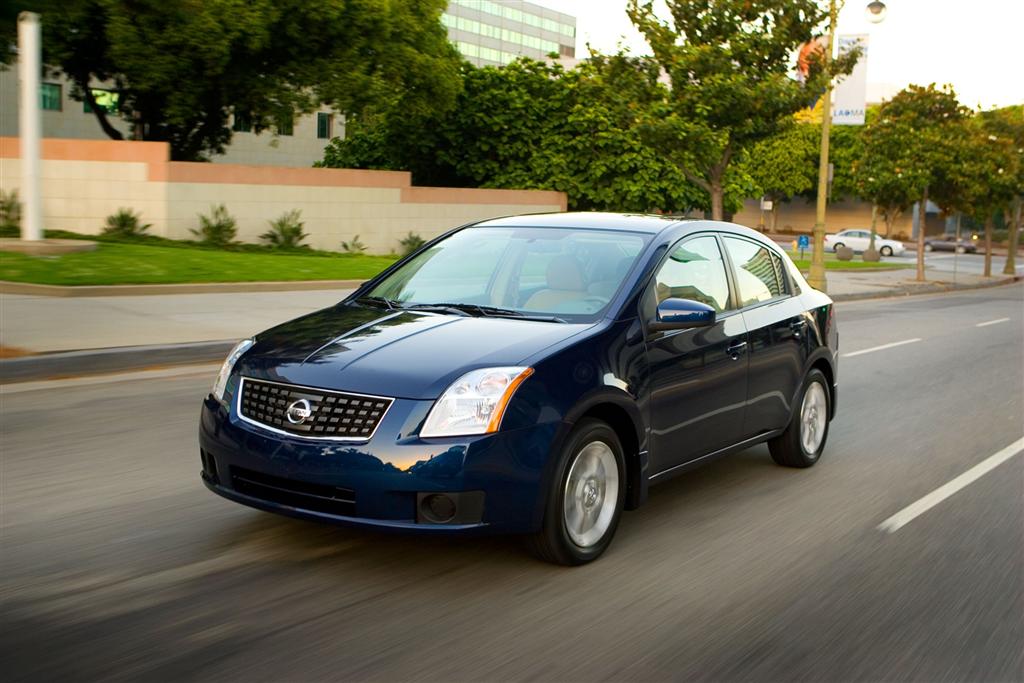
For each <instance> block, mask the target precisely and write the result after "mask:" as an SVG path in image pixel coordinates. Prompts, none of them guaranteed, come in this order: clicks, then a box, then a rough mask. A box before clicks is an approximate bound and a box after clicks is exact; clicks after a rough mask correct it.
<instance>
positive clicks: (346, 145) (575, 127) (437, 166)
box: [323, 55, 701, 212]
mask: <svg viewBox="0 0 1024 683" xmlns="http://www.w3.org/2000/svg"><path fill="white" fill-rule="evenodd" d="M663 90H664V86H663V85H662V84H660V83H658V70H657V66H656V65H655V64H653V63H652V62H651V61H650V60H645V59H642V58H633V57H627V56H624V55H617V56H611V57H606V56H600V55H595V56H593V57H592V58H591V59H590V60H588V61H586V62H585V63H583V64H581V65H580V66H579V67H578V68H576V69H572V70H569V71H567V70H565V69H563V68H562V67H561V66H559V65H557V64H547V63H544V62H538V61H533V60H529V59H520V60H517V61H516V62H513V63H512V64H510V65H508V66H506V67H502V68H494V67H485V68H476V67H473V66H472V65H469V64H465V65H464V67H463V88H462V91H461V93H460V95H459V96H458V99H457V101H456V104H455V106H454V108H453V109H452V110H451V111H450V112H449V113H447V114H440V113H439V114H437V115H435V116H432V117H431V116H427V117H424V118H420V119H417V120H416V121H415V122H413V123H410V119H409V118H408V117H407V116H406V115H405V112H404V111H402V110H401V109H400V108H392V109H390V110H388V111H384V112H380V113H379V114H378V115H377V116H376V117H374V118H373V119H371V120H366V121H361V122H357V123H356V124H354V125H353V126H350V135H349V136H348V137H347V139H345V140H335V141H333V142H332V144H331V146H330V147H329V148H328V150H327V153H326V155H325V157H324V161H323V165H326V166H339V167H345V166H348V167H356V168H391V169H408V170H411V171H412V172H413V177H414V180H415V182H417V183H419V184H450V185H465V186H476V187H493V188H533V189H550V190H559V191H563V192H565V193H566V194H567V195H568V198H569V205H570V206H571V207H573V208H574V209H584V210H586V209H596V210H601V209H606V210H615V211H651V210H662V211H668V212H685V211H687V210H689V209H690V208H692V207H693V206H695V205H697V204H699V203H700V202H701V197H700V193H699V192H698V191H697V190H696V188H694V187H693V186H692V185H691V184H690V183H688V182H687V181H686V178H685V177H684V176H683V175H682V173H680V172H679V170H678V168H676V167H675V166H674V165H673V164H671V163H669V162H667V161H666V160H665V159H664V158H663V157H661V155H659V154H658V153H657V151H656V150H654V149H653V148H651V147H650V146H649V145H647V144H646V143H645V141H644V140H643V139H642V137H641V135H640V131H639V130H638V127H637V119H638V116H639V114H640V112H642V111H643V110H644V109H645V107H646V106H647V105H648V103H650V102H651V101H654V100H658V99H660V98H663V97H664V92H663ZM411 138H415V139H414V140H413V139H411Z"/></svg>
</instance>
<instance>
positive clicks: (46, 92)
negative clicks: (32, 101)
mask: <svg viewBox="0 0 1024 683" xmlns="http://www.w3.org/2000/svg"><path fill="white" fill-rule="evenodd" d="M39 106H40V108H42V109H45V110H46V111H60V110H61V87H60V83H40V84H39Z"/></svg>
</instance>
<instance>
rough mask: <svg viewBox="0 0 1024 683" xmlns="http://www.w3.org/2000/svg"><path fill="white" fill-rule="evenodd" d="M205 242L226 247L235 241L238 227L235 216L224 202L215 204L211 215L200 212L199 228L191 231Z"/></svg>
mask: <svg viewBox="0 0 1024 683" xmlns="http://www.w3.org/2000/svg"><path fill="white" fill-rule="evenodd" d="M191 232H192V234H193V235H195V236H196V237H198V238H199V241H200V242H202V243H203V244H207V245H210V246H214V247H226V246H229V245H231V244H232V243H233V242H234V241H235V236H236V235H237V234H238V227H237V226H236V225H235V219H234V217H233V216H232V215H231V214H229V213H228V209H227V207H226V206H224V205H223V204H218V205H217V206H214V207H213V208H212V209H211V211H210V215H209V216H204V215H203V214H199V229H198V230H192V231H191Z"/></svg>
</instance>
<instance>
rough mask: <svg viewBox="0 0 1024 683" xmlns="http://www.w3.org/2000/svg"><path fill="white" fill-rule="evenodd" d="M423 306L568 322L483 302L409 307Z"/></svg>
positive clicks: (507, 316) (494, 316)
mask: <svg viewBox="0 0 1024 683" xmlns="http://www.w3.org/2000/svg"><path fill="white" fill-rule="evenodd" d="M422 307H430V308H435V307H441V308H446V309H455V310H458V311H463V312H464V313H471V312H475V313H476V314H477V315H481V316H484V317H488V318H517V319H519V320H536V321H540V322H548V323H564V322H566V321H565V320H563V319H562V318H559V317H557V316H553V315H533V314H530V313H523V312H522V311H517V310H514V309H511V308H500V307H498V306H483V305H481V304H467V303H457V302H451V303H442V304H416V305H415V306H410V307H409V308H422Z"/></svg>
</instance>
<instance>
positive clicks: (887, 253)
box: [878, 247, 892, 256]
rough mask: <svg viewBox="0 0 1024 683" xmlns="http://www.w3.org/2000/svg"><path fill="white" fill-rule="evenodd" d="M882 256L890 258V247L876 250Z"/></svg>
mask: <svg viewBox="0 0 1024 683" xmlns="http://www.w3.org/2000/svg"><path fill="white" fill-rule="evenodd" d="M878 253H880V254H881V255H882V256H892V247H882V248H881V249H879V250H878Z"/></svg>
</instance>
